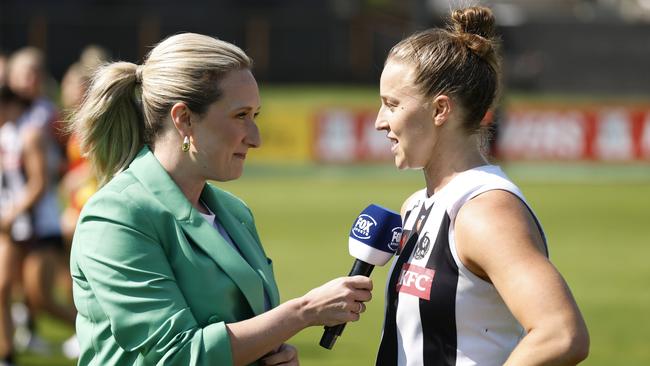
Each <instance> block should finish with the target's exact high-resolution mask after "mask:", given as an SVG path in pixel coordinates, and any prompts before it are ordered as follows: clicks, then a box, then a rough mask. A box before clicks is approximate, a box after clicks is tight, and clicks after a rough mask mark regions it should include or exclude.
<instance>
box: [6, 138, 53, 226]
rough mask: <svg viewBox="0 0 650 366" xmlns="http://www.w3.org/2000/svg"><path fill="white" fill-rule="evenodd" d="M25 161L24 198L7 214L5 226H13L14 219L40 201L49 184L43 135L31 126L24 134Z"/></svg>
mask: <svg viewBox="0 0 650 366" xmlns="http://www.w3.org/2000/svg"><path fill="white" fill-rule="evenodd" d="M23 136H24V138H23V156H22V158H23V161H24V164H25V165H24V166H25V175H26V177H27V181H26V182H25V192H24V195H23V199H22V200H20V201H19V202H17V203H16V206H14V208H13V210H12V211H11V212H10V213H9V214H8V215H7V217H6V222H3V226H5V225H7V226H9V227H10V226H11V225H12V224H13V221H14V220H15V219H16V218H17V217H18V216H20V215H21V214H22V213H24V212H27V211H28V210H29V209H31V208H32V206H34V205H35V204H36V202H38V200H39V198H40V197H41V195H42V194H43V192H44V191H45V186H46V184H47V176H46V169H47V168H46V165H45V164H46V163H45V149H44V147H43V144H44V142H43V136H42V133H41V132H40V130H38V129H36V128H30V129H29V130H28V131H25V134H24V135H23Z"/></svg>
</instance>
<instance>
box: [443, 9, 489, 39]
mask: <svg viewBox="0 0 650 366" xmlns="http://www.w3.org/2000/svg"><path fill="white" fill-rule="evenodd" d="M451 20H452V22H453V24H454V29H455V30H456V32H458V33H470V34H476V35H479V36H481V37H483V38H492V37H493V36H494V15H493V14H492V10H490V9H488V8H485V7H482V6H473V7H470V8H465V9H457V10H454V12H453V13H452V14H451Z"/></svg>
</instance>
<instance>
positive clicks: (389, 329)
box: [375, 7, 589, 366]
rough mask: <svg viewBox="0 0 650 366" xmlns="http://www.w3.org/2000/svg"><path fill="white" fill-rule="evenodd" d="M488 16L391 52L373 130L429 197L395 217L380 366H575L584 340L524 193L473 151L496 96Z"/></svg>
mask: <svg viewBox="0 0 650 366" xmlns="http://www.w3.org/2000/svg"><path fill="white" fill-rule="evenodd" d="M494 22H495V19H494V16H493V15H492V12H491V11H490V9H488V8H485V7H470V8H466V9H459V10H455V11H454V12H453V13H452V16H451V25H452V26H451V27H450V28H449V29H430V30H426V31H423V32H419V33H416V34H413V35H411V36H409V37H408V38H406V39H404V40H402V41H401V42H399V43H398V44H397V45H396V46H394V47H393V48H392V49H391V51H390V52H389V54H388V57H387V60H386V64H385V65H384V70H383V72H382V75H381V81H380V94H381V101H382V105H381V109H380V110H379V114H378V116H377V121H376V122H375V127H376V128H377V129H379V130H382V131H386V133H387V137H388V139H389V140H390V141H391V143H392V152H393V154H394V156H395V165H397V167H398V168H400V169H407V168H410V169H421V170H422V172H423V173H424V182H425V186H426V187H425V188H424V189H422V190H419V191H417V192H415V193H414V194H413V195H412V196H411V197H409V198H408V199H407V200H406V201H405V202H404V205H403V207H402V216H403V220H404V231H403V235H402V243H401V245H400V248H399V250H398V252H399V253H398V256H397V258H396V259H395V262H394V264H393V269H392V273H391V274H390V277H389V280H388V281H389V282H388V286H387V287H386V292H387V294H386V298H387V303H386V313H385V321H384V330H383V333H382V339H381V345H380V347H379V352H378V356H377V363H376V364H377V365H381V366H392V365H400V366H403V365H413V366H415V365H418V366H421V365H504V364H506V365H541V364H553V365H571V364H576V363H578V362H580V361H581V360H583V359H584V358H585V357H586V356H587V352H588V348H589V336H588V333H587V328H586V326H585V322H584V320H583V318H582V315H581V314H580V310H579V309H578V306H577V305H576V302H575V300H574V299H573V296H572V295H571V292H570V290H569V288H568V286H567V284H566V283H565V281H564V280H563V279H562V276H561V275H560V273H558V271H557V269H556V268H555V267H554V266H553V264H552V263H551V262H550V261H549V259H548V250H547V246H546V239H545V236H544V233H543V231H542V227H541V225H540V224H539V222H538V221H537V218H536V217H535V215H534V213H533V211H532V209H531V208H530V207H529V206H528V204H527V203H526V201H525V199H524V196H523V195H522V193H521V191H520V190H519V189H518V188H517V187H516V186H515V185H514V184H513V183H512V182H511V181H510V180H509V179H508V177H507V176H506V175H505V174H504V173H503V171H502V170H501V169H500V168H499V167H498V166H495V165H491V164H489V163H488V161H487V159H486V157H485V156H484V154H483V153H482V151H481V140H482V139H481V130H482V127H483V123H482V121H483V119H484V116H485V115H486V112H487V111H488V109H489V108H490V107H491V106H492V104H493V102H494V100H495V99H496V96H497V94H498V90H499V79H500V65H499V57H498V52H497V51H498V50H497V42H496V37H495V35H494Z"/></svg>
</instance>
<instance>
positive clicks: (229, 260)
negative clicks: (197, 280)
mask: <svg viewBox="0 0 650 366" xmlns="http://www.w3.org/2000/svg"><path fill="white" fill-rule="evenodd" d="M129 170H130V171H132V172H133V174H134V175H135V176H136V177H137V178H138V179H139V180H140V181H141V182H142V183H143V185H144V186H145V188H146V189H147V190H149V191H150V192H151V193H152V194H153V195H154V196H155V197H156V198H157V199H158V200H159V201H160V202H161V203H162V204H163V205H164V206H166V207H167V209H168V210H169V211H170V212H171V213H172V214H173V215H174V217H175V218H176V220H177V221H178V222H179V224H180V226H181V227H182V229H183V231H184V232H185V233H186V234H187V235H188V236H189V237H191V238H192V240H193V241H194V243H195V244H196V245H197V246H198V247H199V248H201V249H202V250H203V251H204V252H205V253H206V254H207V255H208V256H209V257H210V258H212V260H214V261H215V262H216V263H217V265H219V267H221V269H222V270H223V271H224V272H225V273H226V274H227V275H228V276H229V277H230V278H231V280H232V281H233V282H234V283H235V284H236V285H237V286H238V287H239V289H240V290H241V292H242V293H243V294H244V296H245V297H246V300H247V301H248V304H249V305H250V307H251V309H252V310H253V313H254V314H256V315H257V314H261V313H263V312H264V299H263V295H262V291H263V284H262V280H261V279H260V277H259V276H258V274H257V273H256V272H255V271H253V269H252V268H251V267H250V266H249V265H248V263H246V261H245V260H244V258H242V256H241V255H239V253H237V251H236V250H235V249H234V248H233V247H232V246H230V244H228V243H227V242H226V241H225V239H223V238H222V237H221V235H219V234H218V232H217V231H216V230H215V229H214V227H212V226H211V225H210V224H209V223H208V222H207V221H206V220H205V219H204V218H203V217H202V216H201V214H200V213H199V212H198V211H197V210H196V209H194V207H193V206H192V204H191V203H190V202H189V201H188V200H187V198H186V197H185V196H184V195H183V193H182V192H181V190H180V188H178V186H177V185H176V183H174V181H173V180H172V179H171V177H170V176H169V174H167V172H166V171H165V170H164V169H163V167H162V166H161V165H160V162H158V159H156V157H155V156H154V155H153V153H152V152H151V151H150V150H149V148H148V147H146V146H145V147H144V148H143V149H142V150H141V151H140V152H139V153H138V156H137V157H136V158H135V160H133V162H132V163H131V166H130V167H129ZM204 190H205V189H204ZM217 215H219V214H217ZM224 226H225V224H224ZM226 230H228V228H226ZM230 231H233V232H234V231H235V230H232V229H231V230H229V231H228V232H229V233H230ZM238 235H239V234H235V236H233V240H235V242H237V243H239V242H240V241H238V239H239V238H238ZM243 247H245V246H244V245H243Z"/></svg>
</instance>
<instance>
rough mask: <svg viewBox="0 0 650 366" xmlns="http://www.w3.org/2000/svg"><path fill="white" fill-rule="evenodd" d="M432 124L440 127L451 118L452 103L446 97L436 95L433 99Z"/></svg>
mask: <svg viewBox="0 0 650 366" xmlns="http://www.w3.org/2000/svg"><path fill="white" fill-rule="evenodd" d="M431 103H432V104H433V108H432V109H433V124H434V125H436V126H438V127H440V126H442V125H443V124H444V123H445V122H446V121H447V120H448V119H449V117H450V116H451V112H452V110H453V103H452V101H451V98H449V97H448V96H446V95H444V94H443V95H438V96H437V97H435V98H434V99H433V102H431Z"/></svg>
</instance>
